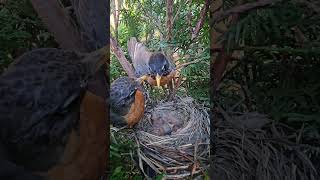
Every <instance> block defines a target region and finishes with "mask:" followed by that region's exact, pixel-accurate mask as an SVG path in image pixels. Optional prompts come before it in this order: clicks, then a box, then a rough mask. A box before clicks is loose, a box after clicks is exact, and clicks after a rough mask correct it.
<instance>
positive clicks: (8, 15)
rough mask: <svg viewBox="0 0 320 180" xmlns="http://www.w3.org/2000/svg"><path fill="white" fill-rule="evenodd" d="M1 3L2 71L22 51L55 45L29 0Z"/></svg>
mask: <svg viewBox="0 0 320 180" xmlns="http://www.w3.org/2000/svg"><path fill="white" fill-rule="evenodd" d="M3 3H4V4H0V24H1V28H0V73H1V72H2V71H3V69H4V68H6V67H7V66H8V64H10V63H11V62H12V60H13V59H14V58H16V57H17V56H18V55H21V53H23V52H25V51H27V50H30V49H32V48H37V47H45V46H49V45H55V42H54V41H53V37H52V36H51V35H50V34H49V33H48V32H47V30H46V29H45V27H44V26H43V24H42V22H41V20H40V19H39V18H38V16H37V14H36V13H35V12H34V10H33V8H32V6H31V4H30V2H29V1H28V0H22V1H14V0H7V1H4V2H3Z"/></svg>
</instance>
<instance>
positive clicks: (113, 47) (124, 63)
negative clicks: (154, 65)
mask: <svg viewBox="0 0 320 180" xmlns="http://www.w3.org/2000/svg"><path fill="white" fill-rule="evenodd" d="M110 47H111V50H112V52H113V53H114V54H115V56H116V57H117V59H118V60H119V62H120V64H121V66H122V68H123V70H124V71H126V73H127V74H128V76H129V77H131V78H136V76H135V73H134V70H133V68H132V66H131V64H130V63H129V61H128V60H127V58H126V57H125V55H124V52H123V51H122V49H121V47H120V46H119V45H118V42H117V41H116V40H115V39H114V38H113V37H112V36H110Z"/></svg>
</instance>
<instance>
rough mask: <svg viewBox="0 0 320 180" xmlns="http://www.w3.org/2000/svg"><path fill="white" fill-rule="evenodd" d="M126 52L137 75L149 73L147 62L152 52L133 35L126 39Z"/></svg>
mask: <svg viewBox="0 0 320 180" xmlns="http://www.w3.org/2000/svg"><path fill="white" fill-rule="evenodd" d="M128 52H129V55H130V57H131V59H132V64H133V67H134V68H135V71H136V75H137V76H138V77H140V76H142V75H145V74H148V73H149V66H148V62H149V59H150V56H151V55H152V53H151V52H150V51H149V50H148V48H147V47H146V46H145V45H143V44H142V43H140V42H138V41H137V39H136V38H135V37H132V38H130V40H129V41H128Z"/></svg>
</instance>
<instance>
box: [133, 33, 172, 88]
mask: <svg viewBox="0 0 320 180" xmlns="http://www.w3.org/2000/svg"><path fill="white" fill-rule="evenodd" d="M128 51H129V55H130V57H131V59H132V64H133V67H134V69H135V73H136V75H137V77H138V79H139V80H141V81H147V82H148V84H150V85H151V86H157V87H160V86H164V85H166V84H170V83H171V82H172V79H173V78H174V76H175V74H176V71H175V66H174V64H173V63H172V62H171V61H170V60H169V59H168V58H167V57H166V56H165V55H164V54H162V53H159V52H157V53H152V52H150V51H149V50H148V49H147V47H146V46H145V45H143V44H142V43H141V42H138V41H137V39H136V38H134V37H133V38H131V39H130V40H129V41H128Z"/></svg>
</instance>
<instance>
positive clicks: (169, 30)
mask: <svg viewBox="0 0 320 180" xmlns="http://www.w3.org/2000/svg"><path fill="white" fill-rule="evenodd" d="M172 26H173V0H167V40H168V41H171V40H172Z"/></svg>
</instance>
